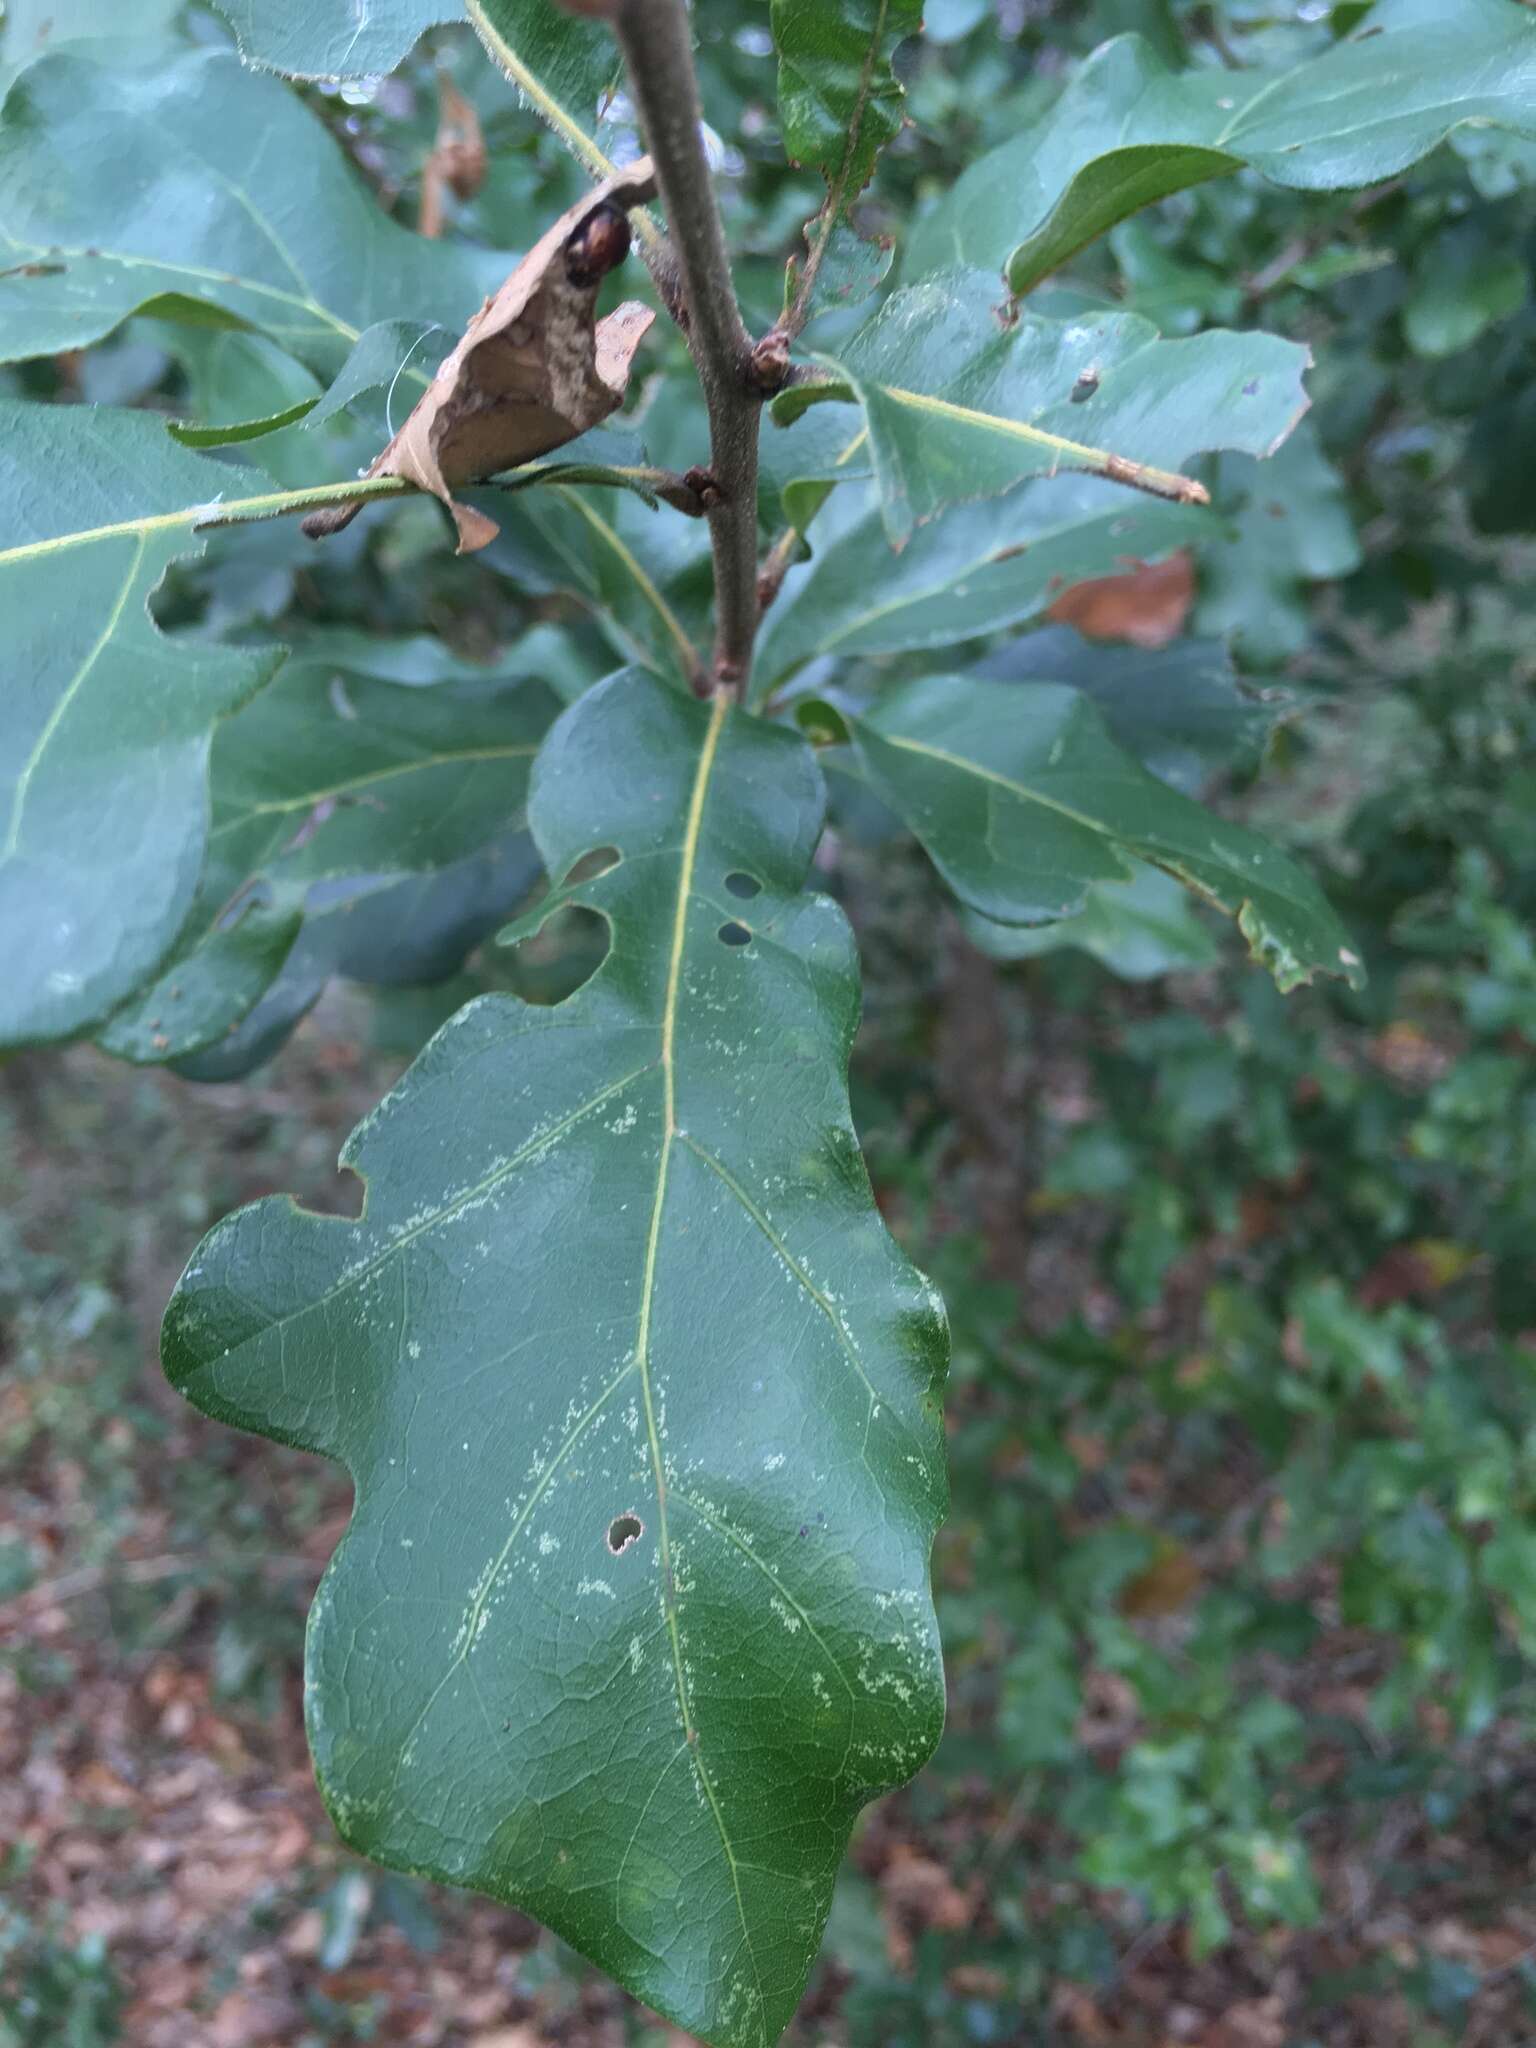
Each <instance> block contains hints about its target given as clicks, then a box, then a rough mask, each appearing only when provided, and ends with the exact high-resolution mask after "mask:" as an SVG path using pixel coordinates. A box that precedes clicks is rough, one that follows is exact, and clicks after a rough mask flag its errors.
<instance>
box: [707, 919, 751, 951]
mask: <svg viewBox="0 0 1536 2048" xmlns="http://www.w3.org/2000/svg"><path fill="white" fill-rule="evenodd" d="M715 936H716V938H718V939H719V941H720V943H721V944H722V945H724V946H750V945H751V943H752V934H751V933H750V932H749V931H748V930H747V928H746V926H745V925H744V924H737V922H736V920H735V919H734V918H732V919H731V921H730V923H729V924H723V925H721V927H720V929H719V931H718V932H717V933H716V934H715Z"/></svg>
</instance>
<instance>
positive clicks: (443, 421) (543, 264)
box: [304, 157, 656, 554]
mask: <svg viewBox="0 0 1536 2048" xmlns="http://www.w3.org/2000/svg"><path fill="white" fill-rule="evenodd" d="M655 191H656V180H655V175H654V173H653V172H652V169H651V164H650V160H649V158H646V157H642V158H641V159H640V160H639V161H638V162H637V163H633V164H630V165H629V166H628V167H627V168H626V169H625V170H622V171H619V172H616V173H615V175H614V176H613V177H611V178H608V179H606V180H605V181H604V182H603V183H602V184H601V185H599V186H598V187H597V189H596V190H595V191H593V192H591V193H589V194H588V195H587V197H586V198H585V199H583V200H581V201H580V202H579V203H578V204H577V205H575V206H573V207H571V208H570V209H569V211H568V212H566V213H564V214H562V215H561V217H560V218H559V220H557V221H556V222H555V224H554V226H553V227H552V228H551V229H550V230H549V232H548V233H547V234H546V235H544V236H543V237H542V238H541V239H540V240H539V241H538V242H536V243H535V244H534V246H533V248H532V249H530V250H529V252H528V254H527V255H526V256H525V257H524V258H523V260H522V262H521V263H519V264H518V266H517V268H516V270H514V271H513V273H512V275H511V276H510V277H509V278H508V279H507V281H506V283H505V284H504V285H503V286H502V287H501V289H500V291H498V292H497V293H496V295H495V297H494V298H490V299H487V300H486V302H485V304H484V305H483V306H482V307H481V308H480V311H479V312H478V313H477V314H476V315H475V317H474V319H473V320H471V321H470V323H469V326H468V327H467V328H466V329H465V332H464V336H463V339H462V340H461V341H460V342H459V345H458V347H457V348H456V349H454V351H453V353H452V354H451V355H450V356H449V357H448V358H447V360H446V361H445V362H443V363H442V364H441V365H440V367H439V369H438V372H437V375H436V376H435V377H434V378H433V379H432V382H431V384H430V385H429V386H428V388H427V390H426V392H425V393H424V395H423V396H422V398H421V399H420V401H419V402H418V404H417V406H416V409H415V411H414V412H412V414H411V416H410V418H409V419H408V420H407V421H406V422H405V425H404V426H403V427H402V428H401V429H400V431H399V433H398V434H396V436H395V438H394V439H393V440H392V441H391V442H390V444H389V446H388V447H387V448H386V449H385V450H384V451H383V453H382V454H381V455H379V456H378V457H377V458H376V459H375V460H374V462H373V463H372V464H371V466H370V467H369V469H368V471H367V474H368V475H369V476H399V477H404V478H406V479H407V481H408V482H410V483H413V484H415V485H416V486H417V487H418V489H420V490H424V491H430V492H431V493H432V495H433V496H434V497H436V498H440V499H441V500H442V502H443V503H444V504H445V505H446V506H447V507H448V510H449V511H450V512H451V513H452V514H453V523H454V525H455V526H456V527H457V528H458V534H459V553H460V554H470V553H472V552H473V551H474V550H475V549H476V548H483V547H484V546H485V544H486V542H487V541H489V540H493V539H494V538H495V536H496V534H497V532H498V531H499V529H498V527H497V526H496V523H495V521H494V520H491V519H487V518H486V517H485V516H484V515H483V514H482V513H479V512H476V511H474V510H472V509H471V508H470V507H469V506H468V505H460V504H458V503H456V502H455V500H454V497H453V488H452V487H453V486H454V485H456V484H466V483H473V482H474V481H475V480H476V479H477V478H481V477H489V476H496V475H498V474H499V473H500V472H501V471H502V470H506V469H516V468H517V467H518V466H519V464H521V463H525V462H533V461H535V460H536V459H537V458H538V457H539V456H540V455H548V454H549V453H550V451H551V450H552V449H555V448H560V447H563V446H564V444H565V443H566V442H567V441H574V440H575V439H576V437H577V435H578V434H584V433H586V432H587V430H588V428H590V427H595V426H597V425H598V424H599V422H600V421H602V420H605V419H607V418H608V416H609V414H610V413H613V412H616V411H617V410H618V408H619V406H620V405H622V404H623V402H624V393H625V390H626V388H627V386H628V382H629V368H630V363H631V361H632V360H633V358H634V353H635V350H636V349H637V348H638V347H639V345H640V341H641V338H642V337H643V335H644V334H645V331H646V329H647V328H648V327H649V326H650V324H651V321H652V320H653V319H654V317H655V315H654V314H653V313H652V312H651V311H650V309H649V308H648V307H646V306H642V305H638V304H636V303H635V302H633V301H626V303H625V304H624V305H622V306H620V307H618V308H617V309H616V310H615V311H614V312H612V313H610V314H609V315H608V317H607V318H606V319H605V320H601V321H597V322H596V323H595V324H594V320H593V313H594V309H595V308H596V305H597V294H598V288H599V287H600V285H601V284H602V281H603V279H604V277H606V276H607V274H608V272H609V271H610V270H614V269H616V268H617V267H618V265H619V264H620V263H622V262H623V260H624V258H625V256H626V255H627V254H628V252H629V222H628V219H627V218H626V215H627V211H628V209H629V208H630V207H632V206H641V205H643V204H644V203H645V201H646V200H647V199H650V198H653V197H654V196H655ZM357 510H358V506H357V503H356V501H354V502H353V503H351V504H347V505H328V506H325V507H324V508H323V509H322V510H321V511H318V512H312V513H311V514H310V515H309V517H308V518H307V519H306V520H305V521H304V531H305V532H306V533H307V534H308V535H309V536H310V537H311V539H314V540H319V539H322V538H323V537H324V536H325V535H327V534H331V533H338V532H340V530H341V528H342V527H344V526H345V525H346V524H347V523H348V521H349V520H351V519H352V518H353V517H354V516H355V515H356V512H357Z"/></svg>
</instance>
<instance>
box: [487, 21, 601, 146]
mask: <svg viewBox="0 0 1536 2048" xmlns="http://www.w3.org/2000/svg"><path fill="white" fill-rule="evenodd" d="M469 18H470V20H471V21H472V22H473V23H474V25H475V28H476V30H477V32H478V33H479V36H480V40H481V41H482V42H483V43H484V44H485V47H486V49H487V51H488V52H489V54H490V57H491V60H492V62H493V63H495V64H496V65H498V66H499V67H500V69H501V70H502V71H504V72H505V73H506V75H507V77H508V78H510V79H511V81H512V83H513V84H514V85H515V86H516V87H517V89H518V92H519V93H520V95H521V96H522V99H523V102H524V104H525V105H526V106H527V107H529V108H530V109H531V111H532V112H533V113H535V114H537V115H538V117H539V119H540V120H541V121H545V122H547V123H548V125H549V126H550V127H551V128H552V129H553V130H554V132H555V134H556V135H558V136H559V138H560V140H561V141H562V142H563V143H564V144H565V146H566V148H567V149H568V150H570V152H571V154H572V155H573V156H576V157H578V158H580V160H581V161H582V163H584V164H585V165H586V167H587V169H588V170H589V171H590V172H591V173H592V175H593V176H594V177H595V178H606V177H611V176H612V175H613V171H614V164H613V160H612V159H611V158H610V157H609V156H608V155H607V154H606V152H605V151H604V150H603V149H602V148H601V147H600V146H599V144H598V141H597V130H598V126H599V119H600V116H601V114H602V112H603V110H604V108H605V106H606V103H607V101H608V99H609V98H610V97H611V95H612V93H613V90H614V88H615V86H616V84H617V82H618V77H619V61H618V55H617V50H616V47H615V44H614V40H613V37H612V36H611V35H610V34H609V32H608V30H607V29H606V28H604V27H603V25H602V23H601V22H598V21H584V20H582V19H581V17H580V15H579V14H577V13H574V12H567V11H566V10H565V9H563V8H562V7H560V6H559V5H558V4H557V0H469Z"/></svg>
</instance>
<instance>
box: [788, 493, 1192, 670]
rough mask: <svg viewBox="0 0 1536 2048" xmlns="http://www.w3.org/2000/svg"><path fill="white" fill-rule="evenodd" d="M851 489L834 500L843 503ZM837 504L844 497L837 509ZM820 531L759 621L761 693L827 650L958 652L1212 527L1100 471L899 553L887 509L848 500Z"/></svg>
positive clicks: (946, 522) (924, 536)
mask: <svg viewBox="0 0 1536 2048" xmlns="http://www.w3.org/2000/svg"><path fill="white" fill-rule="evenodd" d="M841 496H842V493H839V497H841ZM834 502H835V501H834ZM823 519H824V520H826V521H827V525H826V530H823V525H822V524H821V523H818V524H817V525H816V527H814V528H813V530H812V531H813V538H814V541H815V547H816V553H815V556H814V558H813V560H812V561H810V562H809V563H808V564H806V565H805V566H804V567H803V568H798V569H793V570H791V571H790V574H789V577H788V578H787V579H786V582H785V586H784V590H783V593H782V595H781V596H780V597H779V598H778V600H777V602H776V603H775V605H774V607H773V609H772V610H771V611H770V612H769V614H768V616H767V618H766V620H765V621H764V632H763V639H762V644H761V647H760V649H759V653H758V662H757V673H758V679H759V683H760V685H761V686H762V687H765V688H766V687H768V686H769V685H773V684H778V683H781V682H783V681H785V680H787V679H788V678H789V677H791V676H793V675H794V674H795V673H796V671H797V670H799V669H800V668H802V667H803V666H804V665H805V664H806V663H807V662H809V661H813V660H815V659H816V658H817V657H818V656H820V655H832V656H836V657H846V656H851V655H855V654H899V653H907V652H915V651H917V650H919V649H923V648H940V647H953V646H955V645H957V644H958V643H959V642H962V641H966V640H973V639H977V638H980V637H981V636H983V635H985V634H987V633H992V632H996V631H998V630H1000V629H1001V628H1003V627H1005V626H1011V625H1018V624H1020V623H1022V622H1023V621H1024V620H1025V619H1029V618H1034V617H1036V616H1037V615H1038V614H1039V613H1040V612H1043V611H1044V610H1045V609H1046V607H1047V606H1048V605H1049V604H1050V602H1051V600H1052V599H1053V598H1054V597H1056V596H1057V595H1058V594H1059V593H1060V592H1061V591H1062V590H1064V589H1065V588H1066V587H1067V585H1068V584H1071V583H1076V582H1078V581H1079V580H1080V579H1081V578H1083V577H1085V576H1099V575H1103V574H1104V573H1106V571H1108V570H1111V569H1114V568H1116V567H1118V566H1121V565H1123V563H1124V562H1126V561H1127V560H1132V561H1142V560H1153V559H1155V558H1157V557H1158V556H1160V555H1165V554H1167V553H1168V552H1169V551H1170V550H1171V549H1173V548H1176V547H1178V546H1180V545H1182V544H1183V543H1184V542H1186V541H1190V540H1193V539H1196V538H1198V537H1199V536H1200V535H1202V534H1209V533H1211V532H1213V531H1214V530H1215V525H1214V521H1213V520H1212V517H1211V514H1210V513H1209V512H1205V511H1202V510H1200V509H1199V508H1198V507H1196V506H1193V505H1171V504H1163V503H1159V502H1158V501H1157V500H1156V499H1152V498H1147V497H1144V496H1142V495H1141V494H1140V493H1139V492H1135V491H1126V490H1122V489H1120V487H1119V486H1118V485H1115V484H1109V483H1103V482H1101V481H1100V480H1099V479H1098V478H1097V477H1088V476H1070V475H1069V476H1061V477H1056V478H1051V479H1042V480H1040V481H1038V482H1034V483H1026V484H1021V485H1020V486H1019V488H1018V489H1017V490H1015V491H1010V492H1009V493H1008V494H1007V495H1006V496H1005V497H1003V498H1000V499H998V500H997V501H995V502H994V503H983V504H979V505H961V506H958V507H956V508H955V510H953V511H951V512H947V513H945V514H944V515H943V517H942V518H939V519H936V520H934V522H933V523H932V525H931V526H920V527H919V528H918V529H917V531H916V532H915V533H914V534H913V536H912V539H911V540H910V542H909V543H908V544H907V546H906V547H905V548H904V549H903V551H902V553H901V554H900V555H899V556H897V555H893V554H892V552H891V545H890V539H889V537H888V535H887V532H886V529H885V524H884V520H883V518H882V515H881V512H880V509H879V506H878V504H875V505H872V506H870V507H869V508H868V509H866V510H863V511H861V510H860V509H859V506H858V501H857V500H856V499H853V500H852V502H851V505H850V512H849V515H848V516H847V517H846V518H844V519H843V521H842V523H837V517H836V515H835V514H834V513H829V514H824V515H823Z"/></svg>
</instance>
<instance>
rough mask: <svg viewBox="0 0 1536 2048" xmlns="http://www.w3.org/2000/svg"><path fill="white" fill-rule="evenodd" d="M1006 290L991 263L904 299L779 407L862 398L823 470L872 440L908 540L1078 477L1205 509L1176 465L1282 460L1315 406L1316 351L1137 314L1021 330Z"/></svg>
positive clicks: (894, 514)
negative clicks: (1166, 330)
mask: <svg viewBox="0 0 1536 2048" xmlns="http://www.w3.org/2000/svg"><path fill="white" fill-rule="evenodd" d="M996 296H997V284H996V279H995V278H993V277H991V276H989V275H988V274H987V273H986V272H985V271H979V270H969V271H947V272H943V273H941V274H940V275H939V276H938V277H934V278H929V279H926V280H925V281H924V282H923V283H922V284H920V285H914V286H910V287H908V288H907V289H905V290H903V291H898V292H896V293H894V294H893V295H892V297H891V298H889V299H888V300H887V301H886V302H885V304H884V305H883V306H882V307H881V309H880V311H879V312H878V313H877V314H876V316H875V318H874V319H873V320H872V321H870V323H869V324H868V326H866V327H865V328H863V329H862V330H861V332H860V333H859V334H858V335H857V336H856V337H855V338H854V340H853V341H852V342H850V343H849V345H848V346H847V347H846V348H845V349H844V350H843V351H842V352H841V353H840V355H839V356H838V357H836V358H835V359H834V358H831V357H827V356H822V357H819V358H817V361H818V363H819V365H820V367H821V368H822V369H823V370H824V371H825V372H826V373H827V379H828V381H826V382H824V383H820V384H810V383H808V384H799V385H794V386H792V387H791V388H790V389H789V390H788V391H785V392H783V393H781V394H780V396H779V397H778V398H776V399H775V400H774V404H773V413H774V418H775V419H776V420H780V421H782V422H785V423H788V422H791V421H794V420H797V419H799V418H800V416H801V415H802V413H803V412H804V411H805V409H806V408H807V406H810V405H814V404H817V403H819V402H823V401H826V400H841V401H844V402H848V401H856V402H857V403H858V405H859V406H860V408H861V409H862V413H863V425H862V427H860V428H856V429H853V430H851V431H850V433H849V434H848V436H847V440H846V442H845V445H844V447H843V449H842V450H840V451H837V452H836V453H833V452H832V451H830V450H828V451H827V454H828V460H827V461H826V464H825V466H824V468H823V469H822V470H821V472H820V473H821V475H822V476H823V477H824V478H825V479H826V480H829V481H830V480H834V479H835V478H836V477H837V476H838V475H839V474H842V473H845V472H846V467H847V464H848V461H849V460H850V459H851V457H852V456H853V455H854V454H855V453H856V452H857V451H858V446H859V443H860V442H861V440H862V439H863V437H864V436H867V437H868V444H869V455H870V459H871V461H872V464H873V469H874V474H875V477H876V480H877V481H878V483H879V486H880V494H881V500H882V503H883V505H884V508H885V520H886V528H887V531H888V532H889V534H890V537H891V540H892V542H893V543H894V544H895V545H897V546H900V545H902V544H903V543H904V542H905V541H906V540H907V538H908V537H909V536H910V534H911V532H912V529H913V527H914V526H915V525H918V524H920V523H921V522H922V521H924V520H927V519H931V518H932V517H933V516H934V514H935V513H937V512H940V511H942V510H943V509H944V507H945V506H947V505H952V504H955V503H958V502H961V501H964V500H966V499H971V498H983V497H992V496H995V495H997V494H998V493H1000V492H1002V491H1006V490H1010V489H1011V488H1012V487H1013V486H1014V485H1016V484H1017V483H1019V482H1020V481H1021V480H1022V479H1024V478H1026V477H1031V476H1040V475H1046V474H1049V475H1054V474H1056V473H1057V472H1058V471H1060V470H1064V469H1066V470H1071V469H1086V470H1090V471H1094V472H1096V473H1099V474H1106V475H1110V476H1112V477H1114V478H1115V479H1116V480H1117V481H1119V482H1122V483H1131V484H1137V485H1139V486H1140V487H1141V488H1142V489H1144V490H1149V491H1151V492H1152V493H1153V494H1154V495H1156V496H1159V497H1167V498H1171V499H1175V500H1183V501H1186V502H1192V503H1201V502H1203V500H1204V496H1205V493H1204V491H1203V490H1202V489H1201V487H1200V486H1199V485H1198V484H1196V483H1194V482H1192V481H1191V480H1190V479H1188V478H1186V477H1183V476H1180V475H1177V474H1171V473H1170V472H1173V471H1176V470H1177V469H1178V468H1179V466H1180V465H1181V464H1183V463H1185V462H1187V461H1188V460H1189V459H1190V457H1191V456H1192V455H1195V454H1197V453H1200V452H1202V451H1204V450H1207V449H1213V448H1231V449H1241V450H1242V451H1244V452H1245V453H1247V454H1251V455H1267V454H1269V453H1270V452H1271V450H1272V449H1274V448H1275V447H1277V446H1278V445H1279V444H1280V442H1281V441H1283V440H1284V438H1285V436H1286V435H1287V434H1288V433H1289V432H1290V430H1291V428H1292V427H1293V426H1294V425H1295V423H1296V421H1297V420H1298V419H1299V418H1300V416H1301V414H1302V413H1303V412H1304V411H1305V410H1306V406H1307V395H1306V392H1305V390H1304V389H1303V387H1302V381H1301V380H1302V373H1303V371H1304V370H1305V369H1306V368H1307V366H1308V364H1309V363H1310V361H1311V358H1310V356H1309V355H1308V352H1307V350H1306V349H1305V348H1303V347H1301V346H1299V345H1298V344H1297V343H1295V342H1289V341H1281V340H1279V339H1278V338H1277V337H1276V336H1274V335H1271V334H1232V333H1225V332H1221V331H1216V332H1212V333H1209V334H1199V335H1194V336H1192V337H1190V338H1188V339H1186V340H1177V341H1165V340H1163V339H1162V338H1161V337H1160V336H1159V335H1158V332H1157V330H1156V328H1155V327H1154V326H1153V325H1152V323H1151V322H1150V321H1148V320H1143V319H1141V318H1139V317H1138V316H1137V315H1136V314H1134V313H1102V314H1096V315H1094V316H1092V317H1086V316H1085V317H1081V318H1079V319H1076V320H1066V321H1062V320H1040V319H1036V318H1033V317H1031V316H1024V317H1021V318H1020V319H1018V320H1017V321H1015V322H1013V323H1012V324H1011V325H1006V324H1004V323H1003V322H1001V321H1000V320H999V318H998V316H997V312H996V309H995V304H994V302H995V300H996Z"/></svg>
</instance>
